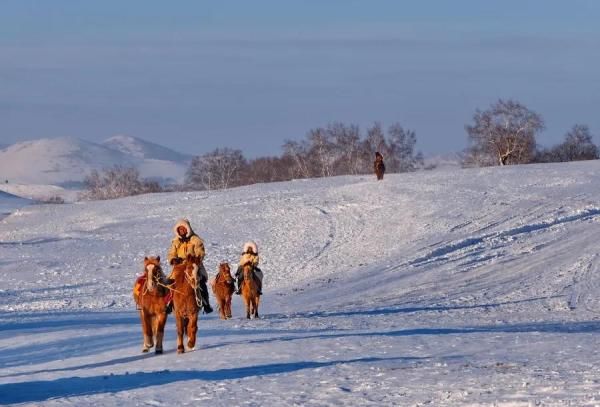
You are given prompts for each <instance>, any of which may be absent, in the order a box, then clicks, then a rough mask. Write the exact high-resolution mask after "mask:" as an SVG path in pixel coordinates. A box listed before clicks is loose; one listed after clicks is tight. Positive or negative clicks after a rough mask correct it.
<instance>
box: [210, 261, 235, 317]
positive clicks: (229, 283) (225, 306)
mask: <svg viewBox="0 0 600 407" xmlns="http://www.w3.org/2000/svg"><path fill="white" fill-rule="evenodd" d="M234 285H235V283H234V280H233V277H232V276H231V268H230V267H229V263H221V264H219V272H218V273H217V276H216V277H215V283H214V284H213V286H212V290H213V293H214V294H215V297H216V298H217V306H218V307H219V315H220V316H221V319H228V318H231V297H232V296H233V292H234V291H235V287H234Z"/></svg>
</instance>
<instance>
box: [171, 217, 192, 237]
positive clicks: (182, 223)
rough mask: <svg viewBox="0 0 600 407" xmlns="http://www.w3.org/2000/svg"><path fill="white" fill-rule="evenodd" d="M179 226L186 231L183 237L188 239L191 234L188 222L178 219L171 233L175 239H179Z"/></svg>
mask: <svg viewBox="0 0 600 407" xmlns="http://www.w3.org/2000/svg"><path fill="white" fill-rule="evenodd" d="M180 226H183V227H184V228H185V229H186V230H187V233H186V235H185V237H187V238H189V237H190V236H191V235H192V233H193V232H192V226H191V225H190V221H189V220H187V219H179V220H178V221H177V223H175V226H174V227H173V232H174V233H175V236H176V237H179V233H177V228H179V227H180Z"/></svg>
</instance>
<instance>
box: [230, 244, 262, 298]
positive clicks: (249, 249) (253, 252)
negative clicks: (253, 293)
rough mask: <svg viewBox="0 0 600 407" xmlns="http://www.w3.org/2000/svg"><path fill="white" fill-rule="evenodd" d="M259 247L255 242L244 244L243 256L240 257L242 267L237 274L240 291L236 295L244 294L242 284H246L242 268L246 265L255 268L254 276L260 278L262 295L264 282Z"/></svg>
mask: <svg viewBox="0 0 600 407" xmlns="http://www.w3.org/2000/svg"><path fill="white" fill-rule="evenodd" d="M258 261H259V257H258V246H257V245H256V243H255V242H253V241H248V242H246V243H244V250H243V252H242V256H241V257H240V265H239V266H238V268H237V271H236V272H235V277H236V278H237V286H238V289H237V291H236V292H235V293H236V294H238V295H239V294H241V293H242V284H243V282H244V274H243V273H242V267H243V266H244V264H246V263H251V264H252V267H253V268H254V275H255V276H256V277H257V278H258V295H262V280H263V272H262V270H261V269H259V268H258Z"/></svg>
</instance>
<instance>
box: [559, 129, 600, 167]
mask: <svg viewBox="0 0 600 407" xmlns="http://www.w3.org/2000/svg"><path fill="white" fill-rule="evenodd" d="M557 147H558V150H559V153H560V157H561V161H581V160H596V159H598V158H599V156H598V147H597V146H596V144H594V142H593V141H592V134H591V133H590V129H589V127H588V126H586V125H581V124H576V125H575V126H573V128H572V129H571V130H570V131H569V132H568V133H567V134H566V135H565V141H564V142H563V143H562V144H559V145H558V146H557Z"/></svg>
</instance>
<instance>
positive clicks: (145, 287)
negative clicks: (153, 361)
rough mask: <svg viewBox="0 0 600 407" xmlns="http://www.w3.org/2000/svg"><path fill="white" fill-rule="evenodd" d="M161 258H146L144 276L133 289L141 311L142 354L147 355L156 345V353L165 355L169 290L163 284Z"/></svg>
mask: <svg viewBox="0 0 600 407" xmlns="http://www.w3.org/2000/svg"><path fill="white" fill-rule="evenodd" d="M162 280H163V273H162V269H161V267H160V256H157V257H145V258H144V275H143V276H142V277H141V278H139V279H138V281H136V284H135V285H134V287H133V299H134V300H135V302H136V304H137V305H138V307H139V309H140V320H141V321H142V335H143V336H144V343H143V345H142V352H144V353H146V352H148V351H149V350H150V348H152V347H153V346H154V344H155V343H156V348H155V353H156V354H160V353H163V336H164V334H165V324H166V322H167V312H166V309H165V298H166V297H167V295H169V290H168V288H166V287H165V286H164V284H163V281H162Z"/></svg>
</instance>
